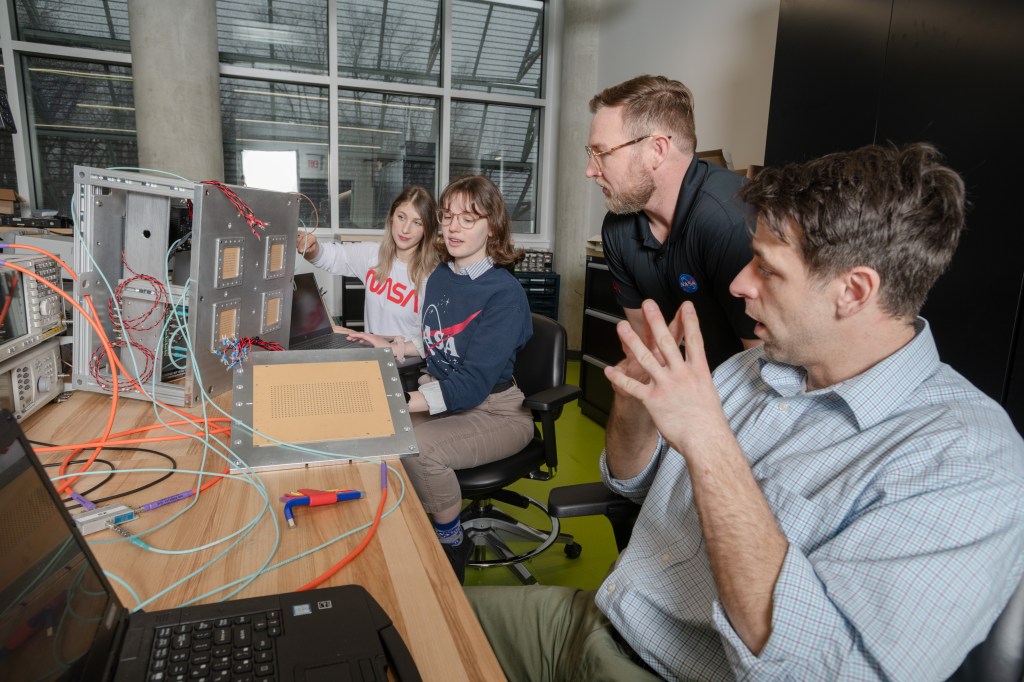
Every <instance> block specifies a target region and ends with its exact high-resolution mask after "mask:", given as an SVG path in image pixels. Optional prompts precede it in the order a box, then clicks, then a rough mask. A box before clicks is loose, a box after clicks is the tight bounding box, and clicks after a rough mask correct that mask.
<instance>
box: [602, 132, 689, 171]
mask: <svg viewBox="0 0 1024 682" xmlns="http://www.w3.org/2000/svg"><path fill="white" fill-rule="evenodd" d="M657 135H658V133H649V134H647V135H643V136H641V137H638V138H636V139H635V140H630V141H629V142H623V143H622V144H617V145H615V146H614V147H612V148H611V149H606V150H604V151H603V152H599V151H595V150H594V148H593V147H591V146H590V145H588V144H585V145H583V148H584V149H586V150H587V157H588V158H590V159H591V160H593V162H594V163H596V164H597V167H598V168H600V167H601V157H602V156H607V155H608V154H611V153H612V152H614V151H618V150H619V149H622V148H623V147H628V146H630V145H634V144H636V143H638V142H643V141H644V140H646V139H647V138H649V137H657ZM665 137H667V138H668V139H670V140H671V139H672V136H671V135H666V136H665Z"/></svg>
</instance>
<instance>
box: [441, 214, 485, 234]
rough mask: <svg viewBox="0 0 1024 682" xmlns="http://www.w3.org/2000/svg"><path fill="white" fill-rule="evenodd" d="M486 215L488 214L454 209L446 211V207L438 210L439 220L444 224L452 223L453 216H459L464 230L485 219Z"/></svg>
mask: <svg viewBox="0 0 1024 682" xmlns="http://www.w3.org/2000/svg"><path fill="white" fill-rule="evenodd" d="M486 217H487V216H485V215H477V214H475V213H470V212H469V211H463V212H462V213H455V212H453V211H445V210H444V209H440V210H438V212H437V222H439V223H441V224H442V225H451V224H452V218H457V219H458V221H459V227H461V228H462V229H464V230H468V229H469V228H471V227H473V226H474V225H476V224H477V223H478V222H479V221H481V220H483V219H484V218H486Z"/></svg>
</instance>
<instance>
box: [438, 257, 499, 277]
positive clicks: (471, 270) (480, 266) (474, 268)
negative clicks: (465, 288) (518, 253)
mask: <svg viewBox="0 0 1024 682" xmlns="http://www.w3.org/2000/svg"><path fill="white" fill-rule="evenodd" d="M493 267H494V259H493V258H491V257H490V256H487V257H486V258H484V259H483V260H481V261H477V262H476V263H473V264H472V265H470V266H469V267H468V268H462V269H461V270H460V269H458V266H456V265H455V261H453V260H450V261H448V269H450V270H451V271H452V272H454V273H455V274H456V275H466V276H468V277H469V278H470V279H476V278H477V277H479V276H480V275H482V274H484V273H485V272H487V271H488V270H490V269H491V268H493Z"/></svg>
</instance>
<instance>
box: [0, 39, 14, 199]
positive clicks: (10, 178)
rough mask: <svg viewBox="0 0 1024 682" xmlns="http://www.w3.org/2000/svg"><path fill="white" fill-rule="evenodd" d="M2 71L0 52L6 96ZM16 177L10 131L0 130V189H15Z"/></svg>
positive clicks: (0, 84) (0, 78) (0, 60)
mask: <svg viewBox="0 0 1024 682" xmlns="http://www.w3.org/2000/svg"><path fill="white" fill-rule="evenodd" d="M6 77H7V76H6V72H5V71H4V56H3V55H2V54H0V90H3V91H4V93H5V98H6V88H4V87H3V84H4V82H5V80H6ZM17 187H18V177H17V174H16V172H15V167H14V143H13V141H12V139H11V133H9V132H4V131H2V130H0V189H16V188H17Z"/></svg>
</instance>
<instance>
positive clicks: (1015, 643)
mask: <svg viewBox="0 0 1024 682" xmlns="http://www.w3.org/2000/svg"><path fill="white" fill-rule="evenodd" d="M548 509H549V510H550V513H551V515H552V516H555V517H558V518H569V517H573V516H594V515H597V514H604V515H605V516H606V517H607V518H608V521H609V522H610V523H611V525H612V533H613V534H614V535H615V545H616V547H618V549H619V551H620V552H621V551H622V550H623V549H625V548H626V545H628V544H629V538H630V535H631V534H632V532H633V523H634V522H635V521H636V517H637V514H638V513H639V512H640V506H639V505H637V504H635V503H633V502H631V501H630V500H627V499H626V498H625V497H622V496H621V495H617V494H616V493H613V492H612V491H611V490H609V489H608V488H607V486H605V484H604V483H601V482H597V483H581V484H579V485H571V486H563V487H561V488H555V489H553V490H552V491H551V493H550V495H549V496H548ZM947 682H1024V581H1022V582H1021V584H1020V585H1019V586H1018V587H1017V590H1016V592H1014V593H1013V596H1012V597H1011V598H1010V602H1009V603H1008V604H1007V605H1006V608H1005V609H1003V612H1002V614H1000V616H999V618H998V619H997V620H996V622H995V623H994V624H993V625H992V629H991V630H989V633H988V635H987V636H986V637H985V640H984V641H983V642H981V644H979V645H978V646H976V647H974V648H973V649H972V650H971V652H970V653H969V654H967V658H965V659H964V662H963V663H961V664H960V667H959V668H957V670H956V672H955V673H953V676H952V677H950V678H949V680H947Z"/></svg>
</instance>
